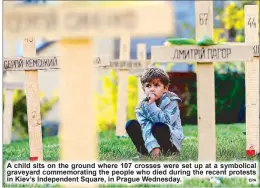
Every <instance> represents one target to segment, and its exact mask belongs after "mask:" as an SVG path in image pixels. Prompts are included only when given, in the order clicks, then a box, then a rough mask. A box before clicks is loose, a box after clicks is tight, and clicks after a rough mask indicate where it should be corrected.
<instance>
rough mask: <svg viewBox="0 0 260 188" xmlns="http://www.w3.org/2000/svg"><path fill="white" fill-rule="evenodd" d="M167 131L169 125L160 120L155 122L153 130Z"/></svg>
mask: <svg viewBox="0 0 260 188" xmlns="http://www.w3.org/2000/svg"><path fill="white" fill-rule="evenodd" d="M165 131H169V127H168V125H166V124H164V123H161V122H158V123H155V124H153V128H152V132H153V133H155V132H165Z"/></svg>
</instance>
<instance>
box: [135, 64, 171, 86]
mask: <svg viewBox="0 0 260 188" xmlns="http://www.w3.org/2000/svg"><path fill="white" fill-rule="evenodd" d="M156 78H159V79H160V80H161V82H162V84H163V85H164V86H168V85H169V84H170V78H169V75H168V74H167V73H166V72H165V71H164V70H162V69H159V68H149V69H147V70H146V71H145V72H144V74H143V75H142V76H141V78H140V79H141V84H142V87H144V84H145V83H146V82H150V81H152V80H153V79H156Z"/></svg>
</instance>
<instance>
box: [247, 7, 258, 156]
mask: <svg viewBox="0 0 260 188" xmlns="http://www.w3.org/2000/svg"><path fill="white" fill-rule="evenodd" d="M244 8H245V9H244V12H245V15H244V16H245V42H246V43H249V44H254V48H253V51H254V56H255V57H254V58H253V60H252V61H249V62H246V63H245V81H246V84H245V86H246V88H245V89H246V150H254V152H255V154H257V153H259V144H260V143H259V142H260V138H259V134H260V124H259V123H260V121H259V115H260V114H259V91H260V90H259V15H258V13H259V9H258V6H257V5H246V6H245V7H244Z"/></svg>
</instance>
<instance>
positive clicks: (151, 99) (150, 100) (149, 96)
mask: <svg viewBox="0 0 260 188" xmlns="http://www.w3.org/2000/svg"><path fill="white" fill-rule="evenodd" d="M148 99H149V101H148V104H152V103H153V102H155V99H156V98H155V95H154V94H153V93H150V94H149V95H148Z"/></svg>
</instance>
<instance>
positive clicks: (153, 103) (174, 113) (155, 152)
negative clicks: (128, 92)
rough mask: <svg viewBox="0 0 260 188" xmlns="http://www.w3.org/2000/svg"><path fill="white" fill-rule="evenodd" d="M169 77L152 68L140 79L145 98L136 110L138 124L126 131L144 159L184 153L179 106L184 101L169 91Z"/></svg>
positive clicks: (128, 125)
mask: <svg viewBox="0 0 260 188" xmlns="http://www.w3.org/2000/svg"><path fill="white" fill-rule="evenodd" d="M169 82H170V80H169V76H168V74H167V73H166V72H165V71H163V70H162V69H159V68H150V69H148V70H146V71H145V73H144V74H143V75H142V76H141V83H142V88H143V91H144V93H145V96H146V97H145V98H144V99H143V100H141V102H140V103H139V104H138V106H137V107H136V117H137V120H130V121H128V122H127V124H126V131H127V133H128V135H129V137H130V138H131V140H132V142H133V143H134V145H135V147H136V149H137V151H138V152H139V154H141V155H149V154H150V155H151V156H152V157H153V158H155V159H157V158H158V157H159V155H160V154H161V153H162V154H172V153H174V152H179V151H180V150H181V145H182V142H183V140H184V135H183V130H182V125H181V119H180V110H179V107H178V102H181V99H180V98H179V97H178V96H177V95H176V94H174V93H172V92H170V91H168V87H169Z"/></svg>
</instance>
